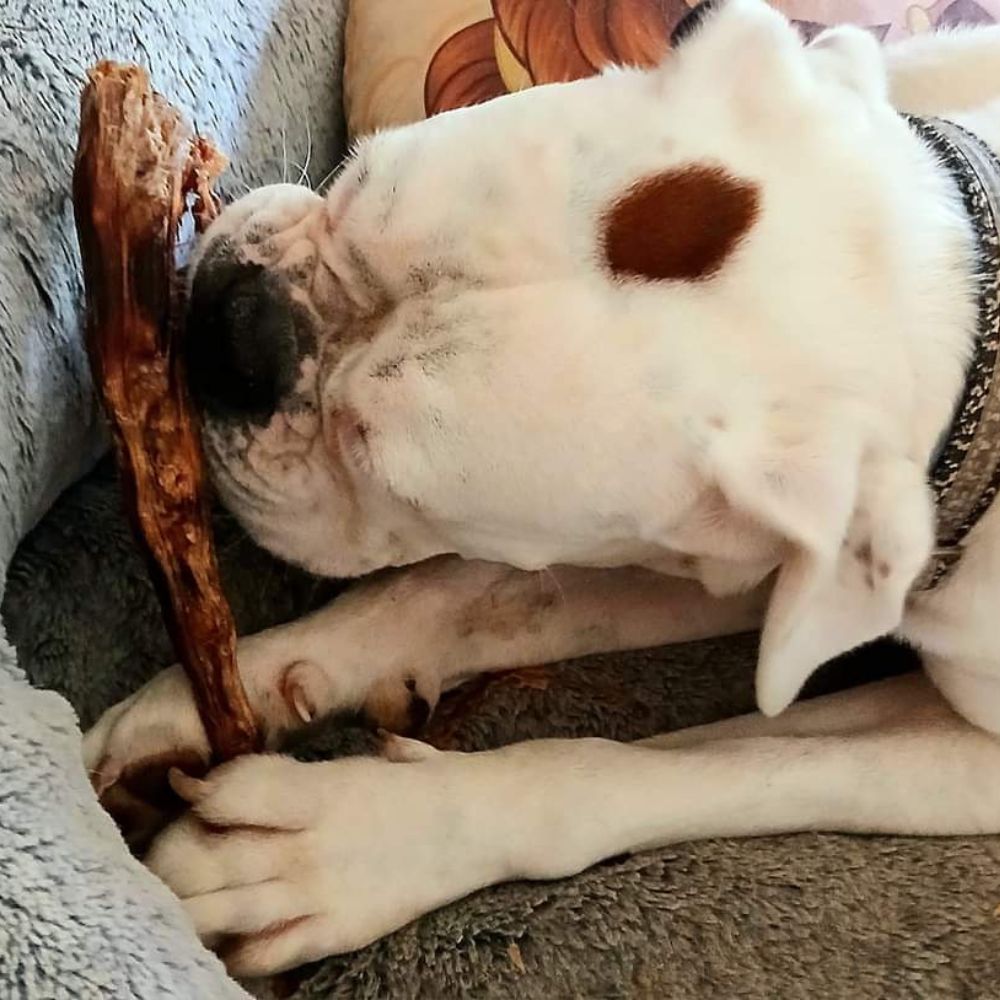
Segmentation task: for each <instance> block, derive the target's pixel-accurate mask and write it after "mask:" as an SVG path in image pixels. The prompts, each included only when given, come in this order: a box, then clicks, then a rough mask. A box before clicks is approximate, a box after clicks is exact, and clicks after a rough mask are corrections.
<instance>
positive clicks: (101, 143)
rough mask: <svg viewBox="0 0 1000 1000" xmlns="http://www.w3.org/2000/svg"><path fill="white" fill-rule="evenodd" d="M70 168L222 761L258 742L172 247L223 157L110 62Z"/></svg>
mask: <svg viewBox="0 0 1000 1000" xmlns="http://www.w3.org/2000/svg"><path fill="white" fill-rule="evenodd" d="M80 113H81V121H80V137H79V143H78V147H77V155H76V166H75V170H74V174H73V201H74V208H75V211H76V226H77V235H78V238H79V241H80V251H81V255H82V258H83V272H84V287H85V293H86V306H87V323H86V326H87V333H86V337H87V350H88V352H89V356H90V365H91V370H92V372H93V376H94V382H95V385H96V388H97V392H98V394H99V396H100V397H101V400H102V402H103V404H104V409H105V411H106V413H107V416H108V420H109V422H110V424H111V429H112V432H113V437H114V442H115V450H116V454H117V458H118V468H119V472H120V476H121V485H122V492H123V494H124V501H125V508H126V511H127V513H128V516H129V517H130V519H131V521H132V523H133V525H134V527H135V529H136V534H137V536H138V538H139V541H140V544H141V546H142V548H143V549H144V550H145V553H146V555H147V557H148V561H149V565H150V571H151V575H152V578H153V582H154V584H155V587H156V590H157V594H158V596H159V598H160V603H161V605H162V608H163V614H164V618H165V620H166V623H167V628H168V630H169V632H170V635H171V638H172V639H173V642H174V646H175V648H176V651H177V656H178V659H179V660H180V662H181V664H182V665H183V667H184V669H185V671H186V672H187V675H188V677H189V679H190V681H191V687H192V690H193V692H194V698H195V701H196V703H197V706H198V711H199V713H200V715H201V719H202V722H203V723H204V726H205V730H206V733H207V735H208V740H209V744H210V746H211V748H212V752H213V755H214V757H215V759H216V760H225V759H228V758H230V757H233V756H236V755H238V754H241V753H247V752H250V751H253V750H256V749H259V745H260V733H259V730H258V726H257V722H256V719H255V717H254V715H253V712H252V711H251V708H250V704H249V702H248V700H247V697H246V692H245V691H244V690H243V685H242V683H241V681H240V677H239V673H238V671H237V667H236V630H235V626H234V624H233V617H232V613H231V611H230V608H229V605H228V603H227V602H226V599H225V597H224V596H223V593H222V588H221V585H220V581H219V572H218V565H217V563H216V560H215V553H214V550H213V548H212V539H211V533H210V526H209V520H208V505H207V502H206V499H205V496H204V481H205V478H204V472H203V468H202V453H201V442H200V437H199V431H198V425H197V422H196V418H195V415H194V412H193V409H192V407H191V405H190V399H189V396H188V392H187V388H186V385H185V380H184V369H183V359H182V356H181V351H180V344H179V340H180V334H181V326H182V316H181V313H182V301H181V299H182V296H181V291H180V285H181V283H180V281H179V280H178V275H177V266H176V258H175V250H176V247H175V243H176V239H177V232H178V228H179V226H180V223H181V221H182V219H183V217H184V215H185V212H186V211H187V202H188V200H189V199H191V200H192V201H193V212H194V215H195V222H196V225H197V226H198V227H199V228H201V227H204V226H205V225H207V223H208V222H209V221H211V218H212V217H213V216H214V214H215V212H216V203H215V200H214V196H213V195H212V191H211V188H212V183H213V181H214V180H215V178H216V177H217V176H218V175H219V174H220V173H221V172H222V170H223V169H224V167H225V162H226V161H225V158H224V157H223V156H222V155H221V154H220V153H218V152H217V151H216V150H215V149H214V148H213V147H212V145H211V143H210V142H208V141H207V140H205V139H203V138H200V137H199V136H196V135H195V134H194V132H193V130H192V129H191V127H190V126H189V125H188V124H187V122H186V121H185V120H184V118H183V116H182V115H181V114H180V113H179V112H178V111H177V110H176V109H174V108H173V107H171V106H170V104H169V103H167V101H165V100H164V99H163V98H162V97H160V96H159V95H158V94H155V93H154V92H153V91H152V89H151V87H150V83H149V78H148V76H147V74H146V73H145V71H143V70H142V69H140V68H138V67H136V66H124V65H117V64H114V63H110V62H102V63H100V64H98V65H97V66H95V67H94V68H93V69H92V70H91V71H90V73H89V78H88V83H87V85H86V87H85V89H84V91H83V95H82V98H81V102H80Z"/></svg>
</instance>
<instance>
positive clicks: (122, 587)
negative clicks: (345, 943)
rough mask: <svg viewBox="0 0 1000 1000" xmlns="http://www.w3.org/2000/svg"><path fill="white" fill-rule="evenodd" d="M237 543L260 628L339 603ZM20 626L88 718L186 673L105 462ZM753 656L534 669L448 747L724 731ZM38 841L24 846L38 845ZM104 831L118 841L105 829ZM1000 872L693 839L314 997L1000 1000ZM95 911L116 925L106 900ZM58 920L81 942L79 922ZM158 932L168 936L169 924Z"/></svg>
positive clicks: (472, 907)
mask: <svg viewBox="0 0 1000 1000" xmlns="http://www.w3.org/2000/svg"><path fill="white" fill-rule="evenodd" d="M217 530H218V537H219V540H220V551H221V556H222V563H223V576H224V580H225V584H226V587H227V590H228V592H229V593H230V595H231V596H232V599H233V602H234V608H235V611H236V616H237V619H238V621H239V626H240V629H241V631H244V632H245V631H251V630H256V629H259V628H262V627H265V626H266V625H268V624H271V623H273V622H276V621H279V620H286V619H288V618H290V617H292V616H293V615H295V614H297V613H301V612H302V611H304V610H305V609H307V608H310V607H312V606H314V605H316V604H318V603H320V602H323V601H325V600H328V599H329V598H330V597H331V596H332V595H333V594H334V593H335V588H334V586H333V585H331V584H329V583H324V582H321V581H316V580H314V579H312V578H310V577H308V576H306V575H304V574H302V573H298V572H295V571H292V570H289V569H287V568H285V567H282V566H279V565H278V564H276V563H275V562H274V561H273V560H271V559H270V558H269V557H268V556H267V555H265V554H264V553H262V552H260V551H259V550H258V549H256V548H255V547H254V546H253V545H252V544H251V543H249V542H248V541H247V540H246V539H245V538H244V537H243V536H242V535H241V534H240V532H239V531H238V530H237V529H236V528H235V527H234V525H233V524H232V522H231V520H230V519H229V518H227V517H224V516H223V517H221V518H220V519H219V521H218V524H217ZM4 615H5V618H6V620H7V623H8V627H9V630H10V634H11V638H12V639H13V640H14V642H15V643H16V644H17V646H18V649H19V650H20V653H21V657H22V663H23V665H24V667H25V669H26V670H27V671H28V672H29V674H30V675H31V677H32V679H33V680H34V681H35V682H36V683H37V684H39V685H42V686H48V687H52V688H55V689H56V690H58V691H60V692H62V693H64V694H65V695H66V697H67V698H69V700H70V701H71V702H73V703H74V704H75V705H76V706H77V707H78V708H79V710H80V713H81V716H82V719H83V721H84V723H85V724H86V723H87V722H89V721H90V720H92V719H93V718H94V716H95V715H96V714H97V713H98V712H99V711H100V710H101V709H102V708H103V707H104V706H105V705H107V704H109V703H110V702H112V701H114V700H116V699H117V698H119V697H121V696H122V695H123V694H125V693H127V692H128V691H130V690H132V689H134V687H135V686H137V685H138V684H139V683H140V682H141V681H142V680H144V679H145V678H146V677H148V676H149V675H150V674H151V673H152V672H153V671H154V670H155V669H156V668H157V667H158V665H160V664H163V663H166V662H168V661H169V659H170V650H169V645H168V643H167V639H166V636H165V635H164V632H163V628H162V625H161V623H160V620H159V615H158V612H157V608H156V605H155V602H154V600H153V596H152V593H151V590H150V587H149V584H148V582H147V580H146V578H145V574H144V573H143V569H142V565H141V563H140V562H139V560H138V558H137V557H136V554H135V552H134V550H133V548H132V545H131V542H130V539H129V535H128V532H127V530H126V529H125V527H124V525H123V524H122V521H121V516H120V513H119V506H118V498H117V492H116V488H115V484H114V482H113V479H112V476H111V474H110V472H109V469H108V467H107V465H103V466H102V467H101V468H100V469H99V470H98V471H97V472H96V473H95V474H94V475H93V476H91V477H90V478H89V479H88V480H87V481H85V482H83V483H81V484H79V485H78V486H76V487H74V488H73V489H72V490H71V491H70V492H69V493H68V494H67V495H66V496H65V497H64V498H63V499H62V500H60V502H59V503H58V504H57V506H56V508H55V509H54V510H53V512H52V513H51V514H50V516H49V517H47V518H46V519H45V520H44V521H43V522H42V524H41V525H40V526H39V528H38V529H36V530H35V532H33V533H32V535H31V536H29V538H28V539H27V540H26V542H25V544H24V545H23V546H22V547H21V549H20V550H19V553H18V555H17V557H16V559H15V561H14V564H13V566H12V569H11V574H10V580H9V586H8V592H7V596H6V601H5V606H4ZM754 651H755V638H754V637H752V636H744V637H738V638H735V639H727V640H720V641H714V642H706V643H699V644H696V645H690V646H684V647H678V648H674V649H667V650H660V651H652V652H643V653H630V654H621V655H616V656H602V657H591V658H589V659H587V660H584V661H580V662H578V663H573V664H567V665H563V666H558V667H547V668H543V669H537V670H526V671H518V672H516V673H514V674H512V675H509V676H507V677H501V678H496V679H494V680H493V681H492V682H489V683H487V684H474V685H473V686H472V687H471V688H469V689H466V690H464V691H461V692H459V693H458V695H457V696H455V695H453V696H451V697H450V699H449V700H448V701H447V702H446V703H445V704H444V705H443V706H442V710H441V711H440V712H439V715H438V716H437V717H436V718H435V720H433V721H432V732H433V735H434V737H435V739H436V740H437V741H438V742H439V743H441V744H445V745H450V746H455V747H461V748H465V749H473V748H478V747H486V746H494V745H498V744H501V743H506V742H510V741H512V740H516V739H522V738H527V737H532V736H543V735H587V734H600V735H605V736H609V737H615V738H620V739H629V738H635V737H639V736H642V735H647V734H649V733H652V732H656V731H661V730H666V729H671V728H675V727H677V726H680V725H691V724H698V723H701V722H707V721H710V720H712V719H716V718H719V717H722V716H726V715H731V714H735V713H738V712H741V711H745V710H747V709H748V708H749V707H750V706H751V704H752V698H753V693H752V683H751V677H752V666H753V658H754ZM908 663H909V660H908V658H907V657H906V656H905V655H904V654H903V653H901V652H900V651H896V650H893V649H892V648H890V647H885V646H879V647H876V648H874V649H872V650H870V651H866V652H865V653H864V654H862V655H860V656H856V657H853V658H851V659H850V660H849V661H847V662H846V663H844V664H841V665H840V667H839V669H838V670H837V671H835V672H834V671H827V673H826V675H825V676H823V677H820V678H819V679H818V682H817V683H814V685H813V690H821V689H823V688H829V687H831V686H833V685H835V684H839V683H843V682H844V680H845V677H844V674H847V675H848V676H847V678H846V679H856V678H857V677H859V676H869V675H875V674H879V673H886V672H891V671H895V670H897V669H899V668H900V667H902V666H906V665H908ZM59 717H60V718H65V719H66V726H67V729H68V728H69V726H70V720H69V719H68V718H66V717H65V715H63V716H59ZM47 739H49V738H48V737H47ZM365 741H366V737H365V735H364V734H362V733H361V732H360V731H359V730H356V729H353V728H351V727H350V726H349V725H348V724H347V722H346V721H344V720H341V721H340V722H338V723H336V724H331V725H328V726H327V727H326V728H325V729H324V730H322V731H320V732H318V733H314V734H312V736H311V737H310V739H309V740H306V741H302V742H301V744H300V745H299V746H298V747H297V748H296V750H297V751H298V752H301V753H303V754H308V755H320V754H330V753H335V752H344V751H345V750H354V751H356V750H358V749H363V748H364V746H365ZM66 742H67V744H72V743H73V739H72V738H71V737H70V736H68V735H67V737H66ZM71 749H72V748H71V746H67V748H66V752H65V758H68V757H69V754H70V750H71ZM65 758H64V759H65ZM650 794H651V795H654V794H656V789H650ZM598 806H599V804H598ZM683 807H684V804H683V803H678V808H683ZM41 811H42V810H41V809H40V810H39V812H40V813H41ZM44 811H45V813H46V815H56V814H57V812H58V816H59V818H58V820H57V822H58V824H59V829H60V831H61V830H62V829H65V826H66V825H67V824H69V823H70V822H74V820H72V818H70V819H67V818H66V817H65V815H64V814H63V807H62V806H61V805H59V804H57V803H56V802H55V801H52V800H49V801H46V802H45V803H44ZM350 821H351V818H350V816H345V817H344V822H345V823H349V822H350ZM88 822H91V821H90V820H88ZM42 829H44V830H45V831H48V830H50V829H51V827H50V826H44V827H42ZM40 835H41V834H40V833H39V830H37V829H35V830H33V831H32V830H29V831H26V832H25V837H26V838H27V839H29V842H30V841H31V838H38V837H39V836H40ZM78 836H79V835H78ZM104 836H105V838H106V839H107V840H108V841H110V839H111V833H110V832H109V831H107V830H106V829H105V832H104ZM115 863H116V864H117V863H118V862H117V854H116V855H115ZM29 867H30V865H29ZM998 872H1000V839H998V838H978V839H976V838H969V839H950V840H920V839H903V838H889V837H872V838H864V837H838V836H813V835H809V836H795V837H780V838H767V839H761V840H754V841H714V842H709V843H703V844H694V845H681V846H677V847H674V848H670V849H669V850H662V851H654V852H651V853H648V854H644V855H641V856H638V857H635V858H631V859H626V860H614V861H611V862H608V863H606V864H603V865H600V866H598V867H596V868H594V869H593V870H591V871H589V872H585V873H584V874H582V875H580V876H578V877H576V878H572V879H567V880H564V881H561V882H556V883H549V884H517V885H509V886H502V887H499V888H496V889H491V890H487V891H484V892H481V893H479V894H477V895H476V896H474V897H472V898H471V899H468V900H464V901H461V902H459V903H456V904H454V905H453V906H450V907H447V908H446V909H444V910H442V911H440V912H439V913H436V914H432V915H430V916H429V917H426V918H425V919H423V920H421V921H418V922H417V923H415V924H414V925H412V926H410V927H407V928H405V929H403V930H402V931H400V932H398V933H397V934H395V935H393V936H391V937H390V938H388V939H387V940H385V941H383V942H380V943H378V944H376V945H374V946H372V947H370V948H367V949H365V950H364V951H361V952H359V953H357V954H355V955H349V956H345V957H343V958H338V959H332V960H328V961H327V962H325V963H322V964H321V965H319V966H318V967H315V968H313V969H310V970H307V977H306V978H305V979H304V980H303V981H302V982H300V983H299V985H298V992H297V994H296V1000H330V998H344V1000H347V998H352V1000H354V998H365V1000H382V998H386V997H392V998H393V1000H396V998H400V1000H403V998H411V997H412V998H417V997H420V998H426V1000H451V998H459V997H476V998H497V1000H501V998H503V1000H506V998H510V997H518V998H537V1000H543V998H544V1000H550V998H576V997H588V998H590V997H594V998H598V997H600V998H606V997H643V998H645V997H650V998H652V997H656V998H670V1000H696V998H704V1000H708V998H712V1000H714V998H718V997H722V998H727V1000H728V998H736V997H741V998H747V1000H776V998H780V1000H800V998H801V1000H816V998H817V997H823V998H829V1000H867V998H873V1000H874V998H880V1000H911V998H927V1000H947V998H956V1000H957V998H968V1000H995V998H996V997H998V996H1000V920H998V919H997V916H996V914H995V913H994V910H995V908H996V907H997V904H998V903H1000V876H998ZM386 877H387V878H391V877H392V874H391V872H388V873H387V874H386ZM98 884H101V885H103V880H102V879H101V878H98ZM134 884H135V885H138V884H139V882H138V880H136V881H135V883H134ZM74 885H75V886H76V890H75V891H76V892H78V893H80V892H83V891H84V887H85V885H86V880H85V879H77V878H76V877H74ZM103 891H106V888H105V889H101V890H98V891H93V892H91V896H90V898H91V899H94V897H95V896H99V892H103ZM85 908H89V907H88V904H82V905H81V912H82V911H83V910H84V909H85ZM93 913H94V914H95V915H97V916H99V915H100V914H102V913H106V907H105V906H104V905H103V903H102V901H101V900H100V899H99V898H98V899H96V900H95V902H94V906H93ZM55 923H56V925H57V926H59V927H63V926H64V924H63V920H62V918H61V917H60V918H58V919H56V920H55ZM35 934H36V935H37V934H38V932H37V931H35ZM149 934H150V935H151V936H152V935H156V934H160V935H161V940H162V939H163V937H165V935H164V934H163V931H162V930H161V929H160V928H159V927H158V926H154V927H153V929H152V930H151V931H150V932H149ZM0 935H2V932H0ZM143 936H144V937H145V936H146V927H145V926H144V927H143ZM144 944H145V942H144ZM9 947H10V946H9V945H7V946H6V948H7V949H8V950H9ZM0 995H5V994H4V993H3V990H2V987H0ZM38 995H47V994H38ZM73 995H76V996H80V995H85V994H81V993H75V994H73ZM147 995H153V994H152V993H149V994H147ZM156 995H163V996H169V995H170V994H169V993H167V992H163V993H160V994H156ZM186 995H187V996H191V997H196V996H197V997H199V998H200V997H215V996H224V995H225V994H224V993H222V992H216V993H213V992H211V991H193V992H191V993H189V994H186Z"/></svg>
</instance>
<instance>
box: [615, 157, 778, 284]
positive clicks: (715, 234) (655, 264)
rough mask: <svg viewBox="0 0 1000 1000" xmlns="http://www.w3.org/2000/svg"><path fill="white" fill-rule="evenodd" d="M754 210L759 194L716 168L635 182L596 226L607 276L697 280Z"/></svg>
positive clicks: (725, 253) (722, 256) (729, 248)
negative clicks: (599, 235)
mask: <svg viewBox="0 0 1000 1000" xmlns="http://www.w3.org/2000/svg"><path fill="white" fill-rule="evenodd" d="M759 210H760V190H759V188H758V187H757V186H756V185H755V184H752V183H750V182H749V181H745V180H740V179H739V178H736V177H733V176H732V175H730V174H728V173H727V172H726V171H725V170H723V169H722V168H720V167H715V166H707V165H703V164H692V165H691V166H687V167H682V168H679V169H676V170H667V171H665V172H664V173H661V174H655V175H654V176H652V177H648V178H646V179H645V180H642V181H639V182H638V183H637V184H634V185H633V186H632V187H631V188H629V190H628V191H626V192H625V194H624V195H622V197H621V198H619V199H618V200H617V201H616V202H615V203H614V204H613V205H612V206H611V208H610V209H609V210H608V212H607V213H606V214H605V216H604V219H603V221H602V231H603V236H602V243H603V249H604V255H605V259H606V261H607V264H608V267H610V269H611V271H612V273H613V274H615V275H617V276H621V277H631V278H647V279H650V280H653V281H671V280H673V281H703V280H705V279H707V278H710V277H712V276H713V275H714V274H716V273H718V271H719V270H720V268H721V267H722V265H723V264H724V263H725V261H726V259H727V258H728V257H729V255H730V254H731V253H732V252H733V251H734V250H735V249H736V247H737V245H738V244H739V242H740V240H741V239H742V238H743V237H744V236H745V235H746V233H747V232H748V231H749V229H750V227H751V226H752V225H753V223H754V220H755V219H756V218H757V214H758V212H759Z"/></svg>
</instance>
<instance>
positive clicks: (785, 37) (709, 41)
mask: <svg viewBox="0 0 1000 1000" xmlns="http://www.w3.org/2000/svg"><path fill="white" fill-rule="evenodd" d="M671 43H672V45H673V52H672V57H671V58H669V59H667V60H666V61H665V62H664V65H663V71H664V74H665V76H664V79H665V80H671V81H684V82H685V83H686V88H687V92H688V93H689V94H691V95H692V96H693V98H694V99H700V100H702V101H703V102H704V101H710V100H711V99H712V98H713V97H715V96H720V97H722V98H723V99H724V100H726V101H729V102H730V103H731V105H732V107H733V111H734V115H735V117H736V119H737V123H738V124H739V125H740V126H741V127H742V128H750V129H757V128H761V127H764V128H767V127H768V124H769V122H771V121H772V120H773V119H774V117H775V116H776V115H777V116H778V117H779V119H780V120H781V121H783V122H784V121H786V120H787V118H788V115H789V113H790V112H791V113H795V114H798V113H803V111H804V109H808V104H805V103H803V102H802V101H800V100H796V96H797V95H798V96H801V95H804V94H806V93H808V92H809V90H810V72H809V68H808V60H807V59H806V58H805V48H804V46H803V43H802V38H801V36H800V35H799V33H798V31H797V30H796V28H795V27H794V26H793V25H792V23H791V22H790V21H789V20H788V18H787V17H785V15H784V14H782V13H780V11H778V10H775V9H774V7H772V6H771V5H770V4H768V3H766V2H765V0H705V2H704V3H701V4H699V5H697V6H696V7H694V8H693V9H692V10H691V11H689V12H688V14H686V15H685V17H683V18H682V19H681V20H680V22H679V23H678V24H677V27H676V28H675V29H674V32H673V35H672V38H671Z"/></svg>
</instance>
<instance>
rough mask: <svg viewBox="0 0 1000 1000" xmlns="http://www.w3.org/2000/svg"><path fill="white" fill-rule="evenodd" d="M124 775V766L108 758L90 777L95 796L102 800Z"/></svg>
mask: <svg viewBox="0 0 1000 1000" xmlns="http://www.w3.org/2000/svg"><path fill="white" fill-rule="evenodd" d="M121 775H122V766H121V764H119V763H118V762H117V761H113V760H111V759H110V758H108V757H105V758H104V760H102V761H101V763H100V764H99V765H98V767H97V770H96V771H93V772H92V773H91V775H90V785H91V787H92V788H93V789H94V794H95V795H96V796H97V797H98V798H100V797H101V796H102V795H103V794H104V793H105V792H106V791H107V790H108V789H109V788H110V787H111V786H112V785H114V784H115V783H116V782H117V781H118V779H119V778H120V777H121Z"/></svg>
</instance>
